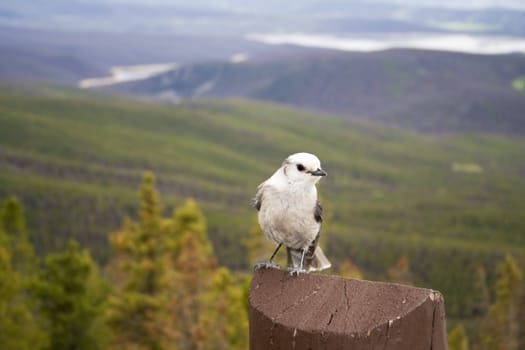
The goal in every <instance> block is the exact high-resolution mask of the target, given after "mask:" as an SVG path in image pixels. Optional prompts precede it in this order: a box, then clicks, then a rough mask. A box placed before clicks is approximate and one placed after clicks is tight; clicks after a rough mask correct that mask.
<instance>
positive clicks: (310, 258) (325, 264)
mask: <svg viewBox="0 0 525 350" xmlns="http://www.w3.org/2000/svg"><path fill="white" fill-rule="evenodd" d="M286 252H287V256H288V268H289V269H300V267H301V258H302V256H303V250H302V249H293V248H288V247H287V248H286ZM309 253H310V251H307V252H306V254H305V256H304V260H303V269H304V270H305V271H306V272H312V271H321V270H325V269H328V268H330V267H331V266H332V264H331V263H330V261H329V260H328V258H327V257H326V256H325V255H324V253H323V250H322V249H321V247H319V246H316V247H315V250H314V251H313V254H311V253H310V254H309Z"/></svg>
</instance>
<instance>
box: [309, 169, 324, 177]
mask: <svg viewBox="0 0 525 350" xmlns="http://www.w3.org/2000/svg"><path fill="white" fill-rule="evenodd" d="M310 174H312V176H326V175H327V174H326V171H324V170H323V169H321V168H318V169H317V170H315V171H310Z"/></svg>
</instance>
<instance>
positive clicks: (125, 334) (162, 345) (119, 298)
mask: <svg viewBox="0 0 525 350" xmlns="http://www.w3.org/2000/svg"><path fill="white" fill-rule="evenodd" d="M141 198H142V205H141V210H140V222H139V223H138V224H136V223H134V222H132V221H130V220H127V221H126V222H125V223H124V225H123V227H122V229H121V230H120V231H118V232H115V233H113V234H112V235H111V238H110V240H111V244H112V247H113V249H114V251H115V253H116V254H115V256H114V259H116V260H117V261H119V262H120V264H119V266H118V269H119V271H120V272H121V274H122V276H120V277H121V278H122V279H123V282H122V285H121V286H119V289H118V291H117V292H116V293H115V294H114V295H113V296H111V298H110V303H109V307H108V313H107V319H108V322H109V324H110V326H111V327H112V329H113V333H114V341H113V346H114V347H115V348H117V349H118V348H132V349H151V350H159V349H170V348H173V346H172V345H171V344H172V342H173V338H174V336H175V335H176V334H175V333H174V331H173V329H172V321H171V317H170V316H169V315H168V295H169V293H168V288H169V285H168V280H167V276H168V271H167V269H168V268H169V255H168V252H167V250H168V247H169V246H170V241H169V238H168V235H167V234H166V232H164V230H163V227H162V219H161V216H160V213H161V206H160V201H159V196H158V193H157V191H156V189H155V178H154V176H153V174H151V173H146V174H145V176H144V181H143V184H142V187H141Z"/></svg>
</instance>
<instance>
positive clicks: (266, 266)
mask: <svg viewBox="0 0 525 350" xmlns="http://www.w3.org/2000/svg"><path fill="white" fill-rule="evenodd" d="M279 268H280V267H279V265H277V264H275V263H274V262H273V261H264V262H260V263H257V264H255V266H254V267H253V269H254V270H255V271H257V270H259V269H279Z"/></svg>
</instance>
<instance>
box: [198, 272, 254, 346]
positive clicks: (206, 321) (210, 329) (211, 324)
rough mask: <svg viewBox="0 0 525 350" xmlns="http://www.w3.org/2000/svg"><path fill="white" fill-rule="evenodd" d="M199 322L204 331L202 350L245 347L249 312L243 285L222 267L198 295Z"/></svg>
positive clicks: (246, 344)
mask: <svg viewBox="0 0 525 350" xmlns="http://www.w3.org/2000/svg"><path fill="white" fill-rule="evenodd" d="M201 303H202V310H203V312H201V314H200V315H199V323H200V325H201V326H202V328H203V329H204V330H206V332H205V337H204V339H203V346H201V347H199V348H200V349H203V350H230V349H239V350H242V349H246V348H247V347H248V314H247V312H246V309H245V303H244V290H243V286H242V284H239V283H238V282H236V281H235V279H234V277H233V276H232V274H231V273H230V271H229V270H228V269H226V268H224V267H222V268H220V269H218V270H217V272H216V273H215V274H214V277H213V280H212V282H211V284H210V286H209V288H208V289H207V290H206V291H205V292H204V293H203V294H202V297H201Z"/></svg>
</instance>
